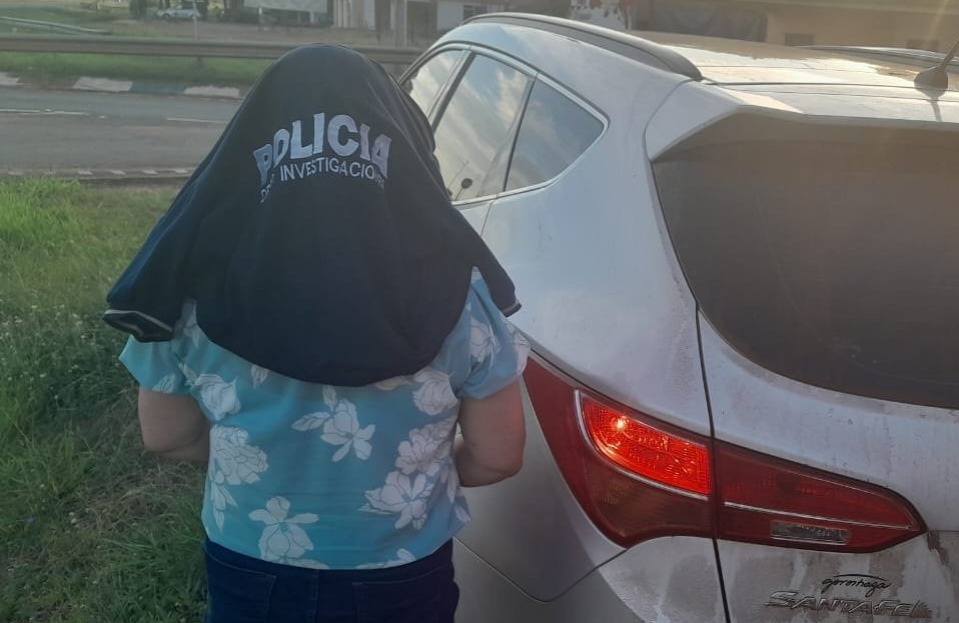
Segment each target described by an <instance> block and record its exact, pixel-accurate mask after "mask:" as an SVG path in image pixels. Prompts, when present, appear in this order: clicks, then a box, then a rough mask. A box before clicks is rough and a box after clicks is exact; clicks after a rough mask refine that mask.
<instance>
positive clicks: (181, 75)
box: [0, 52, 269, 85]
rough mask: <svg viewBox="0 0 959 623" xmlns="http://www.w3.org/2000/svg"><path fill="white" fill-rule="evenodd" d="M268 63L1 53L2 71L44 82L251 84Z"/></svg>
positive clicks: (231, 60)
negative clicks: (85, 79)
mask: <svg viewBox="0 0 959 623" xmlns="http://www.w3.org/2000/svg"><path fill="white" fill-rule="evenodd" d="M268 64H269V62H268V61H256V60H235V59H204V60H203V62H202V63H198V62H197V59H195V58H154V57H148V56H119V55H106V54H27V53H19V52H4V53H0V71H6V72H10V73H12V74H14V75H17V76H19V77H20V78H23V79H33V80H37V81H41V82H53V81H57V80H64V79H68V78H76V77H78V76H95V77H97V78H114V79H118V80H151V81H158V82H170V83H174V84H201V85H202V84H220V85H250V84H253V83H254V82H255V81H256V79H257V77H258V76H259V75H260V74H261V73H262V72H263V70H264V69H265V68H266V66H267V65H268Z"/></svg>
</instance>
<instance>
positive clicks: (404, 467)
mask: <svg viewBox="0 0 959 623" xmlns="http://www.w3.org/2000/svg"><path fill="white" fill-rule="evenodd" d="M455 424H456V421H455V419H453V418H447V419H445V420H443V421H441V422H437V423H436V424H430V425H428V426H424V427H423V428H419V429H414V430H412V431H410V438H409V440H407V441H403V442H400V445H399V447H398V449H397V450H398V452H399V456H397V457H396V469H398V470H400V472H402V473H403V474H405V475H407V476H409V475H411V474H414V473H417V472H419V473H421V474H426V475H427V476H430V477H434V476H436V475H437V474H438V473H439V472H440V469H441V468H442V467H443V464H444V459H448V458H449V456H450V454H451V452H452V440H451V439H450V433H452V431H453V426H455Z"/></svg>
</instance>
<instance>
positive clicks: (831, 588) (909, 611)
mask: <svg viewBox="0 0 959 623" xmlns="http://www.w3.org/2000/svg"><path fill="white" fill-rule="evenodd" d="M891 586H892V582H890V581H889V580H886V579H885V578H881V577H878V576H874V575H864V574H858V573H847V574H842V575H834V576H832V577H829V578H826V579H825V580H823V581H822V582H821V590H820V594H819V595H808V594H804V593H801V592H800V591H776V592H774V593H773V594H772V595H770V596H769V601H767V602H766V604H765V605H766V606H767V607H769V608H785V609H788V610H804V611H811V612H840V613H843V614H871V615H873V616H889V617H902V618H908V619H931V618H932V609H931V608H930V607H929V605H928V604H926V603H924V602H922V601H915V602H904V601H900V600H898V599H882V598H880V597H879V596H877V593H881V592H882V591H885V590H886V589H888V588H890V587H891ZM856 589H861V590H863V591H864V592H863V595H862V596H861V597H852V596H847V595H837V594H836V593H839V592H840V591H842V592H843V593H847V592H849V591H853V590H856Z"/></svg>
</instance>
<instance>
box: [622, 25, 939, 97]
mask: <svg viewBox="0 0 959 623" xmlns="http://www.w3.org/2000/svg"><path fill="white" fill-rule="evenodd" d="M635 34H636V35H637V36H639V37H642V38H644V39H647V40H649V41H653V42H655V43H659V44H661V45H665V46H667V47H669V48H671V49H673V50H675V51H676V52H679V53H680V54H682V55H683V56H685V57H686V58H688V59H689V60H690V61H691V62H692V63H693V64H694V65H696V67H697V68H698V69H699V70H700V72H701V73H702V75H703V78H704V79H705V80H706V81H709V82H715V83H719V84H738V83H756V82H759V83H781V84H787V83H788V84H844V85H871V86H888V87H903V88H911V89H914V88H915V84H914V83H913V81H914V80H915V77H916V74H918V73H919V72H920V71H921V70H922V68H921V67H916V66H915V65H913V64H910V63H901V62H895V61H894V60H890V59H879V58H875V59H866V58H862V57H857V56H853V55H848V54H836V53H828V52H822V51H817V50H814V49H810V48H803V47H788V46H780V45H770V44H766V43H757V42H753V41H739V40H736V39H718V38H712V37H698V36H694V35H679V34H672V33H653V32H640V33H635ZM932 64H934V63H932ZM930 66H931V65H930ZM952 92H955V90H953V91H952Z"/></svg>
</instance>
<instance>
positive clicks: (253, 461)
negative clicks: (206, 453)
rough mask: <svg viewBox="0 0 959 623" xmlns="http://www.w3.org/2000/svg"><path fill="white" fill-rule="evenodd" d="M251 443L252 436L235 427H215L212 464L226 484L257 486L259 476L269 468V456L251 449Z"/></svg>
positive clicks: (211, 432)
mask: <svg viewBox="0 0 959 623" xmlns="http://www.w3.org/2000/svg"><path fill="white" fill-rule="evenodd" d="M247 439H249V433H247V432H246V431H245V430H244V429H242V428H237V427H235V426H214V427H213V428H212V429H211V431H210V461H211V464H212V465H213V467H214V470H215V472H219V473H221V474H222V475H223V479H224V480H225V481H226V484H229V485H241V484H249V483H253V482H257V481H259V480H260V476H259V474H260V473H262V472H265V471H266V470H267V468H268V467H269V465H268V464H267V456H266V453H265V452H263V450H260V449H259V448H257V447H256V446H248V445H247V443H246V442H247ZM214 482H215V480H214Z"/></svg>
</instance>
